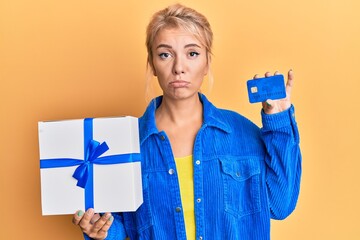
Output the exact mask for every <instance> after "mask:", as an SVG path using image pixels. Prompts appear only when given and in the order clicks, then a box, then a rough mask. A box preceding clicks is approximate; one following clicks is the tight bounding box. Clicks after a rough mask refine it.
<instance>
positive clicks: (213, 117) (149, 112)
mask: <svg viewBox="0 0 360 240" xmlns="http://www.w3.org/2000/svg"><path fill="white" fill-rule="evenodd" d="M162 98H163V97H162V96H159V97H156V98H154V99H153V100H151V102H150V103H149V105H148V107H147V109H146V111H145V113H144V115H143V116H142V117H141V118H140V119H139V130H140V144H142V143H143V142H144V141H145V140H146V139H147V138H148V137H149V136H150V135H152V134H157V133H159V130H158V129H157V127H156V122H155V111H156V109H157V108H158V107H159V106H160V104H161V101H162ZM199 98H200V101H201V102H202V104H203V117H204V122H203V127H214V128H218V129H220V130H222V131H224V132H227V133H229V132H231V126H229V124H228V123H227V121H226V118H225V116H223V114H222V111H221V110H220V109H218V108H216V107H215V106H214V105H213V104H212V103H211V102H210V101H209V100H208V99H207V98H206V97H205V95H203V94H202V93H199Z"/></svg>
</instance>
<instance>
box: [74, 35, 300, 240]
mask: <svg viewBox="0 0 360 240" xmlns="http://www.w3.org/2000/svg"><path fill="white" fill-rule="evenodd" d="M152 52H153V72H154V75H155V76H156V77H157V79H158V82H159V85H160V87H161V89H162V91H163V100H162V103H161V105H160V106H159V108H158V109H157V110H156V114H155V118H156V119H155V120H156V125H157V128H158V130H159V131H165V132H166V134H167V136H168V137H169V139H170V143H171V147H172V151H173V154H174V157H184V156H189V155H192V152H193V146H194V142H195V137H196V134H197V132H198V131H199V129H200V128H201V125H202V122H203V117H202V116H203V113H202V104H201V102H200V100H199V97H198V92H199V91H200V87H201V84H202V81H203V78H204V76H205V75H206V74H207V73H208V70H209V60H208V53H207V52H206V48H205V47H204V46H203V45H202V44H201V42H200V41H199V40H198V39H197V38H196V37H195V36H194V35H193V34H192V33H189V32H187V31H185V30H183V29H181V28H165V29H163V30H161V31H160V32H159V33H158V34H157V35H156V37H155V40H154V44H153V47H152ZM274 74H275V75H277V74H280V73H279V72H275V73H274ZM270 76H272V74H271V73H270V72H266V73H265V77H270ZM259 77H261V76H260V75H258V74H256V75H255V76H254V79H255V78H259ZM293 81H294V74H293V71H292V70H290V71H289V72H288V76H287V83H286V98H284V99H280V100H267V101H266V102H263V103H262V106H263V110H264V112H265V113H266V114H275V113H279V112H282V111H285V110H287V109H288V108H289V107H290V106H291V101H290V95H291V89H292V87H293ZM81 213H83V212H82V211H81V212H80V211H78V212H76V213H75V214H74V216H73V223H74V224H75V225H78V226H79V227H80V228H81V230H82V231H83V232H84V233H86V234H87V235H88V236H89V237H91V238H93V239H105V238H106V236H107V232H108V230H109V228H110V226H111V224H112V221H113V218H112V216H111V214H110V213H106V214H104V215H103V216H101V217H100V215H99V214H95V213H94V211H93V209H88V210H87V211H86V212H85V213H83V214H81Z"/></svg>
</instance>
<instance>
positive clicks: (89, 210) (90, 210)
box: [86, 208, 94, 214]
mask: <svg viewBox="0 0 360 240" xmlns="http://www.w3.org/2000/svg"><path fill="white" fill-rule="evenodd" d="M86 212H87V213H88V214H93V213H94V209H92V208H89V209H88V210H87V211H86Z"/></svg>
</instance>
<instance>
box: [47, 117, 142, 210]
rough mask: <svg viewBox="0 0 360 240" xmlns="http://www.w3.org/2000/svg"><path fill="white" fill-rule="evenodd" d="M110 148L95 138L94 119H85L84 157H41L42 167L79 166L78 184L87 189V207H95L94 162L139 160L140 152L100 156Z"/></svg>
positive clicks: (106, 162) (114, 162) (108, 162)
mask: <svg viewBox="0 0 360 240" xmlns="http://www.w3.org/2000/svg"><path fill="white" fill-rule="evenodd" d="M107 150H109V147H108V145H107V144H106V142H103V143H101V144H100V143H99V142H97V141H95V140H93V119H92V118H86V119H84V159H83V160H82V159H74V158H55V159H40V168H42V169H44V168H58V167H71V166H78V167H77V168H76V170H75V172H74V174H73V177H74V178H75V179H76V180H77V184H76V185H77V186H79V187H81V188H84V189H85V209H88V208H94V183H93V164H101V165H108V164H119V163H130V162H139V161H140V159H141V158H140V157H141V155H140V153H131V154H119V155H111V156H105V157H100V156H101V155H102V154H103V153H105V152H106V151H107Z"/></svg>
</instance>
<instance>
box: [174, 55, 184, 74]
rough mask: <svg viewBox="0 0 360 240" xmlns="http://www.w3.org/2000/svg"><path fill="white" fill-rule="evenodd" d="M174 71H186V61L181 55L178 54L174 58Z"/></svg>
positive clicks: (180, 72) (176, 72)
mask: <svg viewBox="0 0 360 240" xmlns="http://www.w3.org/2000/svg"><path fill="white" fill-rule="evenodd" d="M173 73H174V74H175V75H179V74H182V73H185V66H184V61H183V60H182V59H181V57H180V56H176V57H175V60H174V66H173Z"/></svg>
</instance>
